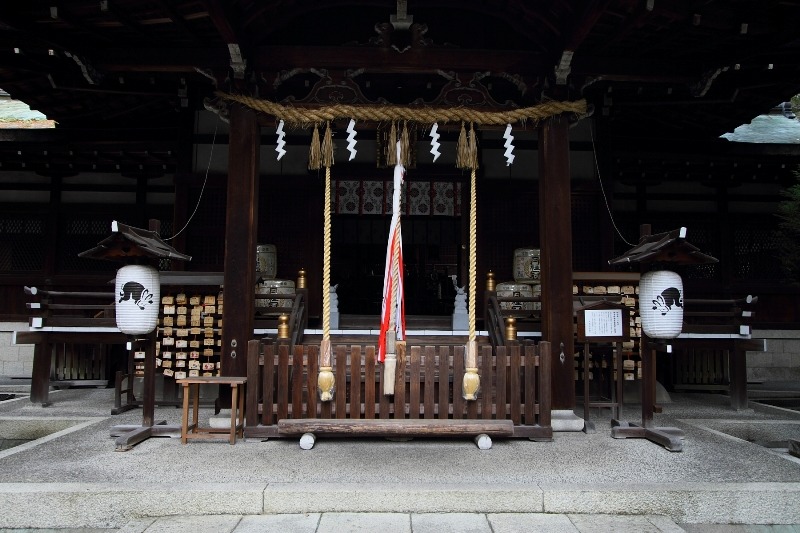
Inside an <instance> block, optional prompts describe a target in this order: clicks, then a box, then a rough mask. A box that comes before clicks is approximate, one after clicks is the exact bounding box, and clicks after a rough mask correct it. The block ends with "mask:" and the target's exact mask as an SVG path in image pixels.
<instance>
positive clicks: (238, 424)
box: [175, 376, 247, 444]
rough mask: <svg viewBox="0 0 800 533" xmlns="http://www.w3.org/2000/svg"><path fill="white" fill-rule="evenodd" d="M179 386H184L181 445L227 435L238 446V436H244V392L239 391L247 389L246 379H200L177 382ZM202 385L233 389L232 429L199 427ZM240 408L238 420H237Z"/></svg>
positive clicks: (186, 379)
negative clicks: (192, 440)
mask: <svg viewBox="0 0 800 533" xmlns="http://www.w3.org/2000/svg"><path fill="white" fill-rule="evenodd" d="M175 382H176V383H178V384H179V385H183V416H182V419H181V443H183V444H186V441H187V440H188V439H214V438H224V437H225V436H226V435H227V436H228V438H229V441H230V443H231V444H236V436H237V435H238V436H239V437H240V438H242V437H243V435H244V396H245V394H244V391H241V392H240V391H239V387H240V386H241V387H242V388H244V387H245V385H246V384H247V378H246V377H221V376H220V377H198V378H185V379H177V380H175ZM200 385H228V386H229V387H231V407H232V409H231V427H230V429H228V428H210V427H202V428H201V427H199V425H198V423H197V411H198V409H199V407H200ZM192 394H194V401H193V402H192V407H193V409H194V412H193V413H192V423H191V424H189V403H190V399H191V398H192ZM237 406H238V415H239V417H238V420H237V417H236V415H237V413H236V412H237Z"/></svg>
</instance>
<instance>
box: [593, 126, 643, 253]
mask: <svg viewBox="0 0 800 533" xmlns="http://www.w3.org/2000/svg"><path fill="white" fill-rule="evenodd" d="M589 135H590V136H591V137H592V154H593V155H594V167H595V168H596V169H597V181H598V182H599V183H600V192H602V193H603V201H604V202H605V204H606V211H608V218H609V219H610V220H611V225H612V226H614V231H616V232H617V235H619V238H620V239H622V242H624V243H625V244H627V245H628V246H636V245H635V244H633V243H630V242H628V240H627V239H625V237H623V236H622V232H621V231H619V228H618V227H617V223H616V222H614V214H613V213H612V212H611V206H610V205H608V197H607V196H606V190H605V188H604V187H603V180H602V179H601V178H600V165H599V163H598V162H597V148H596V147H595V145H594V130H593V129H592V126H591V124H590V125H589Z"/></svg>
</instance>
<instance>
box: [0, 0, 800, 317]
mask: <svg viewBox="0 0 800 533" xmlns="http://www.w3.org/2000/svg"><path fill="white" fill-rule="evenodd" d="M798 12H800V3H798V2H795V1H780V2H778V1H767V2H759V3H758V5H757V6H756V5H754V3H753V2H749V1H744V0H738V1H721V0H713V1H709V2H702V3H685V2H682V3H674V2H666V1H664V0H641V1H640V0H604V1H596V2H595V1H593V2H576V1H562V0H554V1H551V2H526V1H523V0H509V1H505V2H485V1H480V0H466V1H463V0H462V1H458V2H455V1H444V0H437V1H430V2H428V1H426V2H415V1H413V0H412V1H404V0H401V1H392V0H388V1H387V0H380V1H378V0H371V1H362V2H354V1H346V0H336V1H329V2H313V1H310V0H293V1H285V0H274V1H263V0H261V1H259V0H239V1H236V2H223V1H221V0H156V1H153V2H139V1H134V0H103V1H98V0H78V1H73V2H66V3H64V2H45V1H43V0H32V1H29V2H18V3H13V4H10V5H4V6H3V7H2V8H0V42H2V46H1V47H0V89H2V90H3V91H5V92H7V93H8V94H9V95H10V97H12V98H15V99H19V100H22V101H24V102H25V103H27V104H29V105H30V106H31V108H33V109H36V110H38V111H40V112H42V113H43V114H44V115H46V116H47V117H48V118H49V119H51V120H54V121H55V122H56V127H55V128H54V129H48V130H24V129H17V130H6V129H0V178H2V179H0V190H3V191H4V192H3V197H4V199H3V200H0V207H2V210H0V211H2V213H3V214H2V215H0V218H2V220H0V224H5V225H6V226H7V227H12V226H14V227H16V225H20V224H21V225H22V227H28V228H32V229H30V231H29V232H28V233H27V234H26V233H25V232H21V233H19V232H14V231H7V232H4V234H3V235H0V238H2V239H3V241H2V242H0V246H2V247H3V248H4V249H13V250H15V252H14V253H13V254H12V253H6V254H5V256H4V257H5V258H4V259H0V276H1V277H2V279H3V280H5V281H3V282H2V288H0V293H1V294H3V296H4V298H3V301H4V302H5V304H3V307H2V308H0V314H2V315H4V316H8V317H14V316H17V317H18V316H22V315H23V314H24V312H25V310H24V302H23V301H22V291H21V289H20V287H21V285H23V284H25V283H34V282H36V281H37V280H39V281H40V282H44V281H45V280H49V281H51V282H52V281H53V280H60V281H61V282H67V283H73V284H74V285H76V286H80V285H83V284H87V283H96V282H97V280H99V279H104V278H105V277H107V275H108V273H109V272H111V271H113V269H114V267H115V266H114V265H113V264H104V263H101V262H89V261H88V260H81V259H79V258H77V253H78V252H80V251H82V250H85V249H87V248H89V247H91V246H93V245H94V244H95V243H96V242H97V241H98V236H102V235H104V234H105V233H107V228H108V223H109V221H110V220H111V219H112V218H119V219H121V220H125V221H126V222H127V223H129V224H132V225H135V226H140V227H146V226H147V220H148V219H150V218H157V219H159V220H161V221H162V232H163V233H164V234H165V235H172V234H174V233H177V232H178V231H179V230H181V228H182V227H184V225H186V224H187V223H188V222H191V224H188V225H187V227H186V230H185V231H184V232H182V233H179V234H178V235H176V237H175V240H174V241H172V243H173V245H175V246H176V248H178V249H180V250H181V251H184V252H186V253H187V254H189V255H192V256H193V260H192V261H191V262H190V263H187V264H186V265H174V267H175V268H185V269H187V270H194V271H220V270H221V269H222V266H223V258H224V253H225V242H224V226H225V217H226V215H225V206H226V200H225V183H226V171H227V170H226V168H227V161H226V159H225V158H226V155H225V154H226V151H225V150H226V147H227V144H228V143H229V141H230V137H231V132H230V131H228V128H227V124H226V123H225V122H224V120H223V119H224V110H222V108H221V107H220V106H219V103H220V101H219V98H218V96H219V93H218V92H219V91H222V92H224V93H230V94H244V95H250V96H256V97H258V98H261V99H266V100H270V101H274V102H280V103H283V104H285V105H292V106H298V107H315V106H317V107H318V106H323V105H329V104H351V105H361V106H364V105H389V104H393V105H403V106H409V107H411V108H425V107H435V108H446V107H467V108H470V107H473V108H475V109H482V110H491V111H503V110H512V109H519V108H524V107H528V106H534V105H538V104H542V103H547V102H550V101H576V100H582V99H585V100H586V102H587V104H588V109H589V113H588V116H586V117H583V118H580V120H578V117H575V119H576V120H575V123H574V124H573V127H572V130H571V134H570V150H571V165H572V179H573V181H572V215H571V216H572V226H573V242H572V243H564V245H565V246H572V250H573V265H572V267H573V271H602V270H610V269H611V267H610V266H609V265H608V264H607V261H608V259H610V258H612V257H616V256H618V255H619V254H621V253H622V252H624V251H625V250H626V249H628V248H629V247H630V243H632V242H635V240H636V239H637V238H638V233H639V226H640V225H641V224H645V223H647V224H652V226H653V230H654V231H668V230H671V229H674V228H676V227H680V226H687V227H689V228H690V235H691V239H692V242H694V243H695V244H697V245H698V246H699V247H700V248H701V249H703V250H704V251H706V252H708V253H710V254H711V255H714V256H715V257H717V258H718V259H720V262H719V263H718V264H715V265H710V266H705V267H693V268H691V269H687V271H686V273H685V276H686V277H687V283H688V284H689V285H690V286H691V285H692V284H694V285H695V288H696V291H700V292H708V293H713V294H717V295H729V294H734V293H739V292H741V291H744V290H752V291H758V292H759V293H760V294H761V295H762V305H763V309H764V312H763V313H760V314H759V316H758V321H761V323H762V324H764V325H781V326H787V325H798V324H800V310H798V306H797V303H796V301H797V296H798V293H797V292H796V289H793V288H791V287H789V286H787V284H786V283H784V280H782V279H781V277H780V271H779V268H778V266H777V263H776V261H775V257H774V248H771V247H770V245H769V236H770V235H771V234H772V232H774V229H775V227H776V221H775V217H774V214H773V212H774V206H775V205H776V203H777V202H778V201H780V198H781V197H780V190H781V189H782V188H783V187H786V186H788V185H790V184H792V183H793V182H794V177H793V171H794V170H795V169H796V168H797V166H798V164H800V153H799V152H798V150H797V148H796V146H797V145H796V144H795V145H779V144H769V143H761V144H746V145H745V144H739V143H731V142H730V141H728V140H727V139H725V138H721V136H722V135H724V134H727V133H730V132H732V131H734V129H736V128H737V127H738V126H740V125H742V124H747V123H749V122H750V121H752V120H753V119H754V118H755V117H757V116H759V115H766V114H770V113H772V114H773V115H776V116H777V115H778V114H780V113H782V109H783V108H778V106H780V105H781V104H782V103H783V102H786V101H788V100H789V99H790V98H791V97H792V96H793V95H796V94H798V93H800V82H799V81H798V80H800V62H798V61H797V59H798V57H800V37H798V35H800V34H799V33H798V32H797V28H796V24H797V22H796V21H797V13H798ZM220 115H223V116H222V117H221V116H220ZM784 118H786V117H784ZM259 120H260V127H261V135H262V141H261V146H262V155H261V159H262V172H261V186H260V198H259V202H258V203H259V214H260V216H259V236H258V238H259V242H270V243H274V244H276V246H277V248H278V250H279V252H278V253H279V265H280V266H279V268H280V273H279V275H281V276H282V277H286V278H294V276H295V275H296V272H297V271H298V270H299V269H301V268H306V269H309V270H310V271H312V272H311V275H310V277H309V279H310V282H309V283H310V285H309V288H310V291H311V293H312V294H315V295H318V294H320V292H321V286H320V284H321V281H320V280H319V279H318V272H315V271H316V270H318V269H317V268H316V265H318V264H319V262H320V257H321V247H322V241H321V236H320V231H319V228H320V224H321V211H322V203H323V201H322V196H321V194H322V179H321V177H320V174H319V173H318V172H316V171H309V170H308V169H307V167H306V161H305V160H306V156H307V152H308V143H309V137H310V131H311V129H310V125H309V127H307V128H295V129H292V130H290V131H289V132H288V135H287V138H286V141H287V149H288V150H289V153H288V155H287V158H286V159H285V160H284V161H283V162H276V161H275V160H274V151H273V149H274V146H275V128H276V122H275V120H274V118H273V117H269V116H266V115H264V116H261V117H260V119H259ZM786 120H791V119H790V118H786ZM333 126H334V129H335V130H336V131H337V132H338V133H337V135H336V136H335V138H336V142H337V152H336V153H337V161H336V165H335V167H334V168H333V175H334V179H335V180H337V183H339V184H340V185H342V187H344V185H343V182H358V183H360V184H361V187H363V186H364V185H363V184H364V183H365V182H368V181H375V180H378V181H381V180H390V179H391V172H392V171H391V169H390V168H388V167H386V165H385V164H383V165H382V164H381V161H380V157H381V156H380V155H379V154H380V153H381V150H380V142H379V141H376V140H375V139H376V136H375V132H376V130H377V129H379V128H380V127H382V126H385V125H381V124H378V123H370V122H364V123H361V124H359V139H361V140H362V145H361V146H364V148H362V149H360V152H359V157H358V158H356V160H355V161H352V162H350V161H347V160H346V147H345V144H346V143H345V141H344V139H345V134H344V129H345V127H346V122H344V121H339V122H335V123H334V125H333ZM440 126H441V133H442V141H443V142H444V143H445V146H446V147H448V146H449V147H451V148H452V147H453V146H454V145H455V142H456V139H457V137H458V133H459V132H458V129H459V126H460V124H457V123H448V124H441V125H440ZM536 126H537V125H536V124H535V123H533V121H531V122H528V123H525V124H523V125H522V126H521V127H519V128H516V132H515V133H516V147H517V154H518V158H517V161H516V163H515V164H514V165H512V166H506V164H505V161H504V159H503V152H504V140H503V138H502V128H501V127H497V126H494V127H485V128H480V129H479V131H478V136H479V146H480V149H481V151H480V170H479V175H480V180H479V185H478V188H479V199H480V200H479V202H480V203H479V205H480V211H479V217H480V218H479V220H480V222H479V237H478V239H479V241H478V244H479V249H480V252H479V256H478V270H479V272H481V276H483V275H484V273H485V272H487V271H488V270H493V271H494V272H496V273H497V276H498V280H500V281H502V280H505V279H509V278H510V277H511V262H512V253H513V250H514V249H515V248H518V247H523V246H537V245H538V235H539V222H538V205H539V197H538V194H539V193H538V190H537V179H538V178H537V176H538V170H537V168H536V159H535V153H536V151H537V150H538V149H539V148H540V146H539V139H538V136H537V131H536ZM415 134H416V135H417V143H416V147H417V148H416V149H417V158H416V161H415V165H413V166H412V167H410V168H409V169H408V181H409V182H410V183H416V184H419V183H425V182H430V183H431V184H433V183H434V182H439V181H441V182H449V183H453V184H461V185H463V184H465V183H467V178H468V176H467V175H466V174H465V173H464V172H462V171H460V170H458V169H456V168H454V165H453V164H452V162H453V158H452V156H446V155H445V156H444V157H443V159H442V161H444V163H442V162H441V161H440V162H438V163H434V162H433V161H432V159H431V155H430V154H429V152H428V150H429V144H428V143H429V139H428V138H427V134H428V131H427V129H426V127H419V128H418V130H416V132H415ZM370 143H371V144H370ZM214 149H216V150H217V152H216V155H214V156H213V157H212V156H211V155H210V154H209V152H210V151H213V150H214ZM448 157H449V159H448ZM431 187H433V185H431ZM458 190H460V191H461V192H460V194H462V195H463V194H465V193H464V189H463V188H461V189H458ZM462 200H463V198H462ZM195 211H196V212H197V215H194V212H195ZM403 223H404V228H403V231H404V239H405V241H404V244H405V245H406V246H407V249H406V251H405V257H406V268H407V273H408V276H409V277H408V285H407V290H408V291H409V297H408V302H409V303H408V306H409V308H408V312H409V313H411V314H435V315H446V314H448V313H450V312H451V307H452V296H453V292H452V291H454V290H455V289H454V287H455V285H459V286H461V285H464V283H465V279H466V276H465V275H466V255H465V250H464V245H465V243H466V226H465V217H464V215H463V212H456V211H453V212H452V213H451V212H448V213H447V214H445V215H442V216H437V215H436V214H419V215H409V216H407V217H406V218H405V219H404V222H403ZM332 226H333V228H332V229H333V234H332V242H333V264H332V269H333V277H332V283H334V284H338V287H339V292H340V306H341V310H342V312H345V313H353V314H375V313H377V312H378V309H379V307H380V287H381V285H382V277H383V263H384V256H385V242H386V236H387V232H388V217H387V216H386V215H385V214H372V213H369V212H367V211H365V210H364V209H363V206H359V207H358V208H356V209H354V210H348V209H347V208H345V207H341V209H340V210H339V211H338V212H335V213H334V216H333V224H332ZM31 235H35V236H36V238H31ZM452 276H455V280H454V279H453V278H452ZM482 284H483V280H482V279H481V280H479V287H481V286H482ZM18 293H19V294H18ZM311 304H312V315H317V316H318V315H319V312H320V309H319V307H320V301H319V297H318V296H315V297H314V299H312V302H311Z"/></svg>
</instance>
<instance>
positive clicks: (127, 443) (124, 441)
mask: <svg viewBox="0 0 800 533" xmlns="http://www.w3.org/2000/svg"><path fill="white" fill-rule="evenodd" d="M149 228H150V229H149V230H145V229H141V228H134V227H131V226H127V225H125V224H121V223H119V222H116V221H115V222H113V223H112V231H113V233H112V234H111V236H109V237H107V238H106V239H104V240H102V241H100V242H99V243H98V245H97V246H96V247H95V248H92V249H90V250H86V251H85V252H81V253H80V254H78V255H79V256H80V257H83V258H91V259H106V260H111V261H122V262H125V263H136V262H138V263H142V262H153V261H154V260H158V259H170V260H181V261H190V260H191V257H190V256H188V255H184V254H181V253H180V252H178V251H177V250H175V249H174V248H172V247H171V246H169V245H168V244H166V243H165V242H164V241H162V240H161V238H160V237H159V236H158V232H159V230H160V224H159V222H158V221H157V220H151V221H150V225H149ZM119 296H120V295H116V298H119ZM116 298H115V299H116ZM159 303H160V302H156V305H158V304H159ZM156 330H157V328H154V329H153V331H150V332H147V333H142V334H136V335H131V336H130V340H129V341H128V349H129V350H135V351H139V352H142V351H143V352H144V353H145V357H144V380H143V385H142V396H143V398H142V424H141V425H140V426H136V425H118V426H114V427H112V428H111V436H112V437H117V439H116V451H128V450H130V449H131V448H133V447H134V446H135V445H136V444H138V443H140V442H142V441H144V440H147V439H149V438H150V437H180V434H181V428H180V426H179V425H168V424H167V423H166V421H163V420H162V421H159V422H155V396H156V384H155V374H156Z"/></svg>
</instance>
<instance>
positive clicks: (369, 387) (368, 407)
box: [364, 346, 375, 419]
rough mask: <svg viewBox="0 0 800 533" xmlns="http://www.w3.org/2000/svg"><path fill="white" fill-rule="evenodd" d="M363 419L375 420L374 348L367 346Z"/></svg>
mask: <svg viewBox="0 0 800 533" xmlns="http://www.w3.org/2000/svg"><path fill="white" fill-rule="evenodd" d="M364 418H367V419H373V418H375V347H374V346H367V351H366V354H365V356H364Z"/></svg>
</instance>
